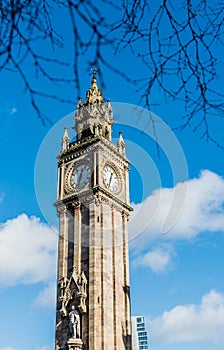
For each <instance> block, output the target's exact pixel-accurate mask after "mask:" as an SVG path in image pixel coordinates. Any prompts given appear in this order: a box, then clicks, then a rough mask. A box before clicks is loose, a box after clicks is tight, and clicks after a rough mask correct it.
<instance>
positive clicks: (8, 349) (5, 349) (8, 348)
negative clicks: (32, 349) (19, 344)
mask: <svg viewBox="0 0 224 350" xmlns="http://www.w3.org/2000/svg"><path fill="white" fill-rule="evenodd" d="M0 350H17V349H16V348H12V347H11V346H6V348H0Z"/></svg>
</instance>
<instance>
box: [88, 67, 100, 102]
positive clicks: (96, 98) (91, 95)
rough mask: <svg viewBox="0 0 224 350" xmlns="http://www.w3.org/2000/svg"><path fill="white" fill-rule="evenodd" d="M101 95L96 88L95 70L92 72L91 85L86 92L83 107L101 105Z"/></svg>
mask: <svg viewBox="0 0 224 350" xmlns="http://www.w3.org/2000/svg"><path fill="white" fill-rule="evenodd" d="M103 102H104V100H103V93H102V91H101V90H100V89H99V88H98V86H97V79H96V69H94V70H93V77H92V85H91V87H90V88H89V90H88V91H87V92H86V101H85V103H84V106H88V105H93V104H100V103H103Z"/></svg>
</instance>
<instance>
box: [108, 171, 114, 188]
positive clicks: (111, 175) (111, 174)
mask: <svg viewBox="0 0 224 350" xmlns="http://www.w3.org/2000/svg"><path fill="white" fill-rule="evenodd" d="M113 175H114V173H110V180H109V186H108V187H110V184H111V181H112V177H113Z"/></svg>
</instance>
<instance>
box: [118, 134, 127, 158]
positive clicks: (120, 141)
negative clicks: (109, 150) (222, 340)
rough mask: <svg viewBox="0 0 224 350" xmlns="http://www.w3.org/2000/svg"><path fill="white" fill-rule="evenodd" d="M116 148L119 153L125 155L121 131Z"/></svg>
mask: <svg viewBox="0 0 224 350" xmlns="http://www.w3.org/2000/svg"><path fill="white" fill-rule="evenodd" d="M117 148H118V152H119V153H121V154H125V142H124V139H123V134H122V132H121V131H120V132H119V139H118V142H117Z"/></svg>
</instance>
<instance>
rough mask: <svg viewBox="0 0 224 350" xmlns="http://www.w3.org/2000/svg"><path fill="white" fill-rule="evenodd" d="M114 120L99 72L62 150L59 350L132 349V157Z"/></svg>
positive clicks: (59, 178) (59, 209) (60, 164)
mask: <svg viewBox="0 0 224 350" xmlns="http://www.w3.org/2000/svg"><path fill="white" fill-rule="evenodd" d="M113 122H114V121H113V117H112V108H111V105H110V101H107V103H105V101H104V99H103V96H102V92H101V91H100V89H99V88H98V87H97V81H96V77H95V75H94V76H93V78H92V86H91V87H90V89H89V90H88V91H87V93H86V100H85V102H84V103H82V100H81V98H80V99H79V101H78V105H77V110H76V114H75V127H74V128H75V130H76V135H77V136H76V140H71V141H70V139H69V136H68V130H67V128H65V132H64V136H63V139H62V150H61V152H60V154H59V155H58V194H57V201H56V203H55V205H56V208H57V212H58V216H59V221H60V235H59V246H58V285H57V315H56V343H55V349H56V350H80V349H83V350H127V349H128V350H130V349H131V319H130V282H129V264H128V231H127V221H128V219H129V214H130V211H131V209H132V208H131V207H130V202H129V183H128V171H129V167H128V166H129V161H128V159H127V158H126V156H125V143H124V140H123V137H122V133H120V136H119V140H118V143H117V145H114V144H113V142H112V141H111V133H112V130H111V128H112V125H113Z"/></svg>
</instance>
